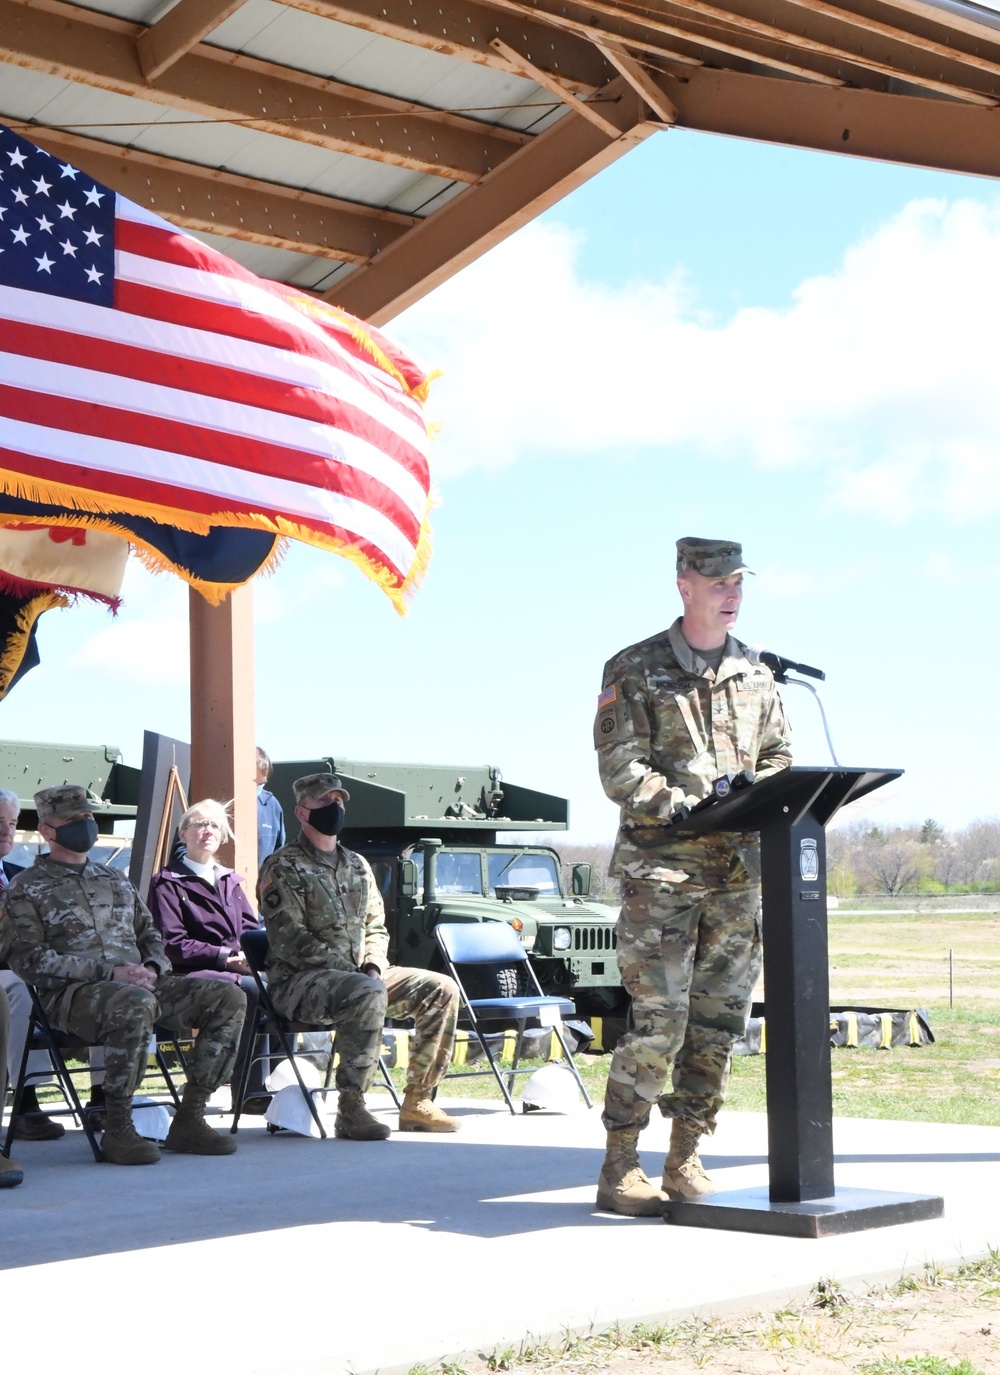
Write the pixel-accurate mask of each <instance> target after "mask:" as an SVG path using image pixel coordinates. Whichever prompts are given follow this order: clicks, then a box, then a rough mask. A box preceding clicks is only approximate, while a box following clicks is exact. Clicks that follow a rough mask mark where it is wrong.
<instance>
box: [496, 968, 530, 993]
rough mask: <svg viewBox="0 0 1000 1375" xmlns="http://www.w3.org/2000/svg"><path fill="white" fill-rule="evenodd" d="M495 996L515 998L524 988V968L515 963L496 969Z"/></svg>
mask: <svg viewBox="0 0 1000 1375" xmlns="http://www.w3.org/2000/svg"><path fill="white" fill-rule="evenodd" d="M496 980H497V997H499V998H517V997H520V995H521V994H522V993H524V992H525V990H526V985H527V982H528V981H527V978H526V977H525V974H524V970H523V969H520V968H519V967H518V966H517V965H516V964H508V965H506V966H504V967H503V968H501V969H498V970H497V971H496Z"/></svg>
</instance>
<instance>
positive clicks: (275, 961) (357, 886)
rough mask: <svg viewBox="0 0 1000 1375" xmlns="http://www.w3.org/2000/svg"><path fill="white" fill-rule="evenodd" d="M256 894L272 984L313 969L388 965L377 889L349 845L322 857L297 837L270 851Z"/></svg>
mask: <svg viewBox="0 0 1000 1375" xmlns="http://www.w3.org/2000/svg"><path fill="white" fill-rule="evenodd" d="M257 892H258V896H259V899H260V914H261V917H262V919H263V922H264V925H265V926H266V927H267V936H268V943H269V945H270V956H269V958H268V964H267V967H268V974H269V978H270V983H271V986H272V987H274V986H275V985H280V984H282V983H287V982H288V981H289V980H291V979H293V978H294V977H295V975H297V974H303V973H306V972H308V971H310V970H313V969H339V970H342V971H343V972H345V973H354V972H355V971H356V970H358V969H360V968H361V967H362V965H365V964H374V965H377V966H378V968H379V972H380V973H384V972H385V970H386V969H387V968H388V965H389V961H388V959H387V958H386V955H387V952H388V948H389V932H388V931H387V930H386V925H385V909H384V907H383V905H382V894H381V893H380V892H379V890H378V885H377V884H376V882H375V876H374V874H373V873H372V871H371V866H370V864H369V863H368V861H367V860H366V859H365V858H363V856H361V855H356V854H355V853H354V851H353V850H346V849H344V847H343V846H342V845H338V846H337V848H336V850H334V851H333V853H332V854H327V853H325V852H324V851H323V850H317V849H316V847H315V846H314V845H311V844H310V843H309V841H308V840H306V838H305V836H303V835H300V836H299V838H298V840H296V841H294V842H293V843H292V844H291V845H284V846H282V848H281V849H280V850H275V851H274V853H273V854H270V855H268V857H267V859H265V861H264V863H263V865H262V867H261V871H260V880H259V882H258V885H257Z"/></svg>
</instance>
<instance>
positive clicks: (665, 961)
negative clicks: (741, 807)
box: [603, 879, 761, 1132]
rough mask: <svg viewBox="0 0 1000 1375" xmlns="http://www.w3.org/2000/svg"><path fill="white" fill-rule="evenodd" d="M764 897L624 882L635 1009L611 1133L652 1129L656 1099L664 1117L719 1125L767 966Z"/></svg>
mask: <svg viewBox="0 0 1000 1375" xmlns="http://www.w3.org/2000/svg"><path fill="white" fill-rule="evenodd" d="M759 899H760V890H759V889H758V888H757V887H756V885H753V884H734V885H733V886H732V887H723V888H717V889H711V890H706V889H695V890H693V891H688V892H684V891H681V890H679V889H678V888H676V887H673V886H671V885H668V884H665V883H658V882H655V881H650V880H640V879H630V880H628V881H627V882H626V884H625V887H624V892H623V902H622V910H621V915H620V917H619V919H618V927H617V933H618V967H619V969H620V970H621V976H622V983H623V985H624V986H625V988H626V989H627V990H628V992H629V993H630V994H631V996H632V1008H631V1012H630V1015H629V1025H628V1029H627V1031H626V1034H625V1035H624V1036H623V1037H622V1039H621V1040H620V1041H619V1042H618V1045H617V1046H616V1048H615V1052H614V1055H613V1056H612V1059H611V1069H610V1071H609V1074H608V1084H607V1090H606V1093H605V1099H604V1117H603V1121H604V1125H605V1127H606V1128H607V1130H608V1131H615V1130H621V1129H622V1128H624V1127H645V1126H646V1124H647V1123H648V1122H649V1114H650V1109H651V1107H652V1105H653V1103H654V1102H658V1103H659V1107H660V1111H661V1112H662V1113H663V1115H664V1117H679V1118H683V1119H684V1120H685V1121H687V1122H691V1123H692V1124H694V1125H696V1126H698V1127H700V1128H701V1129H702V1131H705V1132H711V1131H714V1130H715V1121H716V1117H717V1116H718V1112H719V1109H720V1108H721V1106H722V1103H723V1101H724V1099H725V1096H726V1085H727V1083H728V1079H729V1066H730V1061H731V1059H732V1050H733V1043H734V1042H735V1041H737V1040H738V1039H739V1037H740V1036H742V1035H743V1032H744V1031H745V1029H746V1021H747V1015H748V1013H749V1011H750V1002H751V998H752V995H753V988H754V984H755V983H756V982H757V976H758V974H759V973H760V964H761V944H760V923H759V915H758V914H759ZM668 1078H671V1080H672V1082H671V1091H670V1092H669V1093H665V1092H664V1089H665V1088H666V1085H667V1080H668Z"/></svg>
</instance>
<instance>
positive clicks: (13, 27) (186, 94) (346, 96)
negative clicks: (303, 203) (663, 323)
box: [0, 0, 531, 182]
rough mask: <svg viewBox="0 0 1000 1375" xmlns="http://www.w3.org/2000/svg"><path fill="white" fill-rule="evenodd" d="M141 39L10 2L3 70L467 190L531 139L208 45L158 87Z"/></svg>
mask: <svg viewBox="0 0 1000 1375" xmlns="http://www.w3.org/2000/svg"><path fill="white" fill-rule="evenodd" d="M140 31H141V30H138V29H137V26H136V25H133V24H126V23H124V22H123V21H120V20H118V21H110V22H109V20H108V18H107V17H106V16H98V15H96V14H95V13H94V12H92V11H88V10H84V9H81V8H78V7H76V6H72V5H62V4H58V3H54V0H49V2H48V3H47V4H46V7H45V8H44V9H42V8H41V7H38V6H35V5H31V6H29V5H26V4H21V3H15V0H0V61H5V62H11V63H14V64H15V65H16V66H19V67H27V68H29V69H31V70H34V71H42V72H48V73H50V74H51V75H53V76H61V77H63V78H65V79H66V80H68V81H76V82H79V83H81V84H82V85H86V86H95V87H98V88H99V89H102V90H108V91H117V92H119V93H121V94H122V95H129V96H134V97H136V98H137V99H139V100H146V101H152V102H154V103H155V104H158V105H166V106H169V107H171V108H173V109H177V110H184V111H186V112H189V113H192V114H198V115H202V116H204V117H205V118H207V119H218V120H222V121H225V120H226V119H236V120H240V121H248V120H249V121H253V127H255V128H257V129H261V130H263V131H265V132H267V133H271V134H277V135H278V136H279V137H281V138H287V139H294V140H296V141H299V142H303V143H311V144H314V145H315V146H318V147H321V148H330V149H332V150H334V151H335V152H339V153H351V154H354V155H356V156H358V157H363V158H369V159H372V160H374V161H376V162H383V163H388V164H390V165H392V166H396V167H405V168H407V169H409V170H411V171H417V172H424V173H426V172H430V173H433V174H435V175H437V176H440V177H444V178H447V179H448V180H453V181H462V182H474V181H478V180H479V178H480V177H482V176H484V175H485V174H486V173H487V172H489V171H491V170H492V169H493V168H494V167H496V166H498V165H499V164H500V163H501V162H503V160H504V159H505V158H506V157H508V156H509V155H510V153H511V152H513V151H514V150H515V149H517V148H519V147H520V146H522V145H523V144H524V143H527V142H529V141H530V138H531V135H529V134H522V133H518V132H516V131H514V130H510V129H496V128H494V127H493V126H491V125H486V124H483V123H482V122H477V121H475V120H471V119H466V118H463V117H461V116H457V115H450V114H447V113H444V112H438V111H435V110H432V109H429V108H428V107H426V106H418V105H415V104H413V103H412V102H409V101H403V100H395V99H392V98H391V97H388V96H381V95H376V94H374V93H373V92H371V91H363V90H359V89H357V88H355V87H350V86H346V85H344V84H343V83H341V82H334V81H324V80H323V79H322V78H320V77H313V76H310V75H308V74H307V73H304V72H294V71H292V70H291V69H289V68H286V67H277V66H275V65H273V64H272V63H267V62H260V61H257V60H256V59H254V58H247V57H242V56H240V55H239V54H237V53H230V52H226V51H223V50H221V49H215V48H211V47H209V46H207V45H202V46H201V47H199V48H197V49H195V50H193V51H192V52H189V53H187V54H185V56H184V57H182V58H181V59H179V61H177V62H175V63H174V65H173V66H172V67H170V68H169V69H168V70H167V71H165V72H164V74H163V75H162V76H161V77H160V78H159V80H158V81H157V82H156V84H155V85H149V84H148V83H147V82H146V80H145V77H144V76H143V73H142V68H141V66H140V65H139V58H138V55H137V53H136V49H135V41H134V40H135V38H136V36H137V33H138V32H140ZM296 121H298V122H296Z"/></svg>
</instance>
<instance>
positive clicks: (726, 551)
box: [677, 535, 753, 578]
mask: <svg viewBox="0 0 1000 1375" xmlns="http://www.w3.org/2000/svg"><path fill="white" fill-rule="evenodd" d="M677 572H678V573H679V574H680V573H688V572H690V573H700V574H701V576H702V577H703V578H729V577H732V575H733V574H734V573H752V572H753V569H752V568H747V566H746V564H745V563H744V562H743V546H742V544H734V543H733V541H732V540H728V539H696V538H695V537H694V536H693V535H688V536H687V537H686V538H684V539H679V540H678V541H677Z"/></svg>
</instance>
